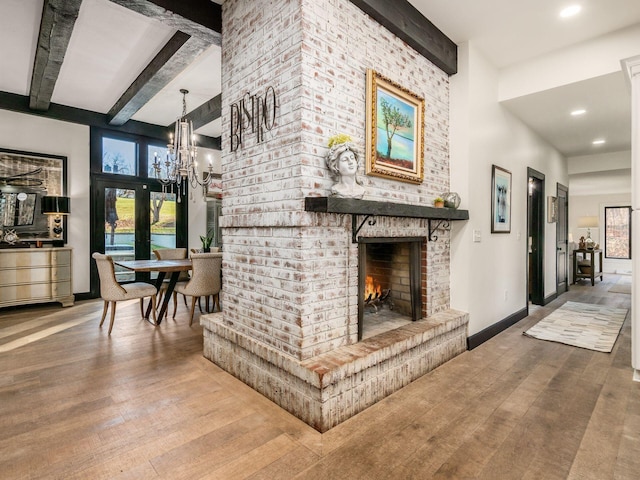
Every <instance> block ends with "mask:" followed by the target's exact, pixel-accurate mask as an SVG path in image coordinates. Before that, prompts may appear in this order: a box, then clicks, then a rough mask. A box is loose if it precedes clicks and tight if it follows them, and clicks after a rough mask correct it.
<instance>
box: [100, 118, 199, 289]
mask: <svg viewBox="0 0 640 480" xmlns="http://www.w3.org/2000/svg"><path fill="white" fill-rule="evenodd" d="M91 137H92V145H91V165H92V169H91V219H90V228H91V251H92V252H101V253H106V254H108V255H111V256H112V257H113V258H114V259H115V260H142V259H151V258H154V254H153V250H155V249H157V248H175V247H184V246H186V245H187V221H186V218H187V203H188V202H185V201H184V199H180V201H179V200H178V198H177V196H176V194H175V193H172V192H171V191H169V192H163V191H162V186H161V184H160V182H159V181H158V180H156V179H155V178H153V176H152V174H151V173H150V168H149V161H148V159H149V157H150V156H153V155H154V153H155V152H157V151H161V149H162V146H158V145H157V143H158V142H157V141H154V140H153V139H148V138H146V137H140V136H134V135H128V134H123V133H114V132H111V131H104V130H99V129H92V134H91ZM90 264H91V286H90V288H91V294H92V296H99V278H98V272H97V269H96V266H95V263H94V262H93V261H91V262H90ZM153 275H154V277H155V275H157V273H155V274H153ZM116 277H117V279H118V281H119V282H131V281H150V280H153V277H150V276H149V273H133V272H131V271H129V270H125V269H121V268H119V267H116Z"/></svg>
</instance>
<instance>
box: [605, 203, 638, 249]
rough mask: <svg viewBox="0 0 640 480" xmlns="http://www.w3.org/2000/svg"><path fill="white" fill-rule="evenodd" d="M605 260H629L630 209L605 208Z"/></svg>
mask: <svg viewBox="0 0 640 480" xmlns="http://www.w3.org/2000/svg"><path fill="white" fill-rule="evenodd" d="M604 224H605V247H604V255H605V257H606V258H621V259H627V258H631V207H605V209H604Z"/></svg>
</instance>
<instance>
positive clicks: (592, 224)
mask: <svg viewBox="0 0 640 480" xmlns="http://www.w3.org/2000/svg"><path fill="white" fill-rule="evenodd" d="M597 226H598V217H580V218H579V219H578V228H596V227H597Z"/></svg>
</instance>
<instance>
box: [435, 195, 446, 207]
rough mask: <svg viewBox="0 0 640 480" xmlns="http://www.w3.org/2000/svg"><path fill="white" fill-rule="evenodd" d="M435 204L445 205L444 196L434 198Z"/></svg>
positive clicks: (437, 205) (436, 205) (438, 205)
mask: <svg viewBox="0 0 640 480" xmlns="http://www.w3.org/2000/svg"><path fill="white" fill-rule="evenodd" d="M433 206H434V207H436V208H443V207H444V199H443V198H442V197H436V198H434V199H433Z"/></svg>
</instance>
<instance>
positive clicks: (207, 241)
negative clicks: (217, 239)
mask: <svg viewBox="0 0 640 480" xmlns="http://www.w3.org/2000/svg"><path fill="white" fill-rule="evenodd" d="M200 241H201V242H202V251H203V252H210V251H211V242H213V229H211V230H209V231H208V232H207V234H206V235H204V236H203V235H200Z"/></svg>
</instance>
